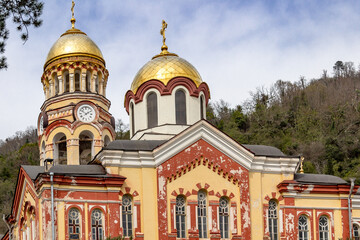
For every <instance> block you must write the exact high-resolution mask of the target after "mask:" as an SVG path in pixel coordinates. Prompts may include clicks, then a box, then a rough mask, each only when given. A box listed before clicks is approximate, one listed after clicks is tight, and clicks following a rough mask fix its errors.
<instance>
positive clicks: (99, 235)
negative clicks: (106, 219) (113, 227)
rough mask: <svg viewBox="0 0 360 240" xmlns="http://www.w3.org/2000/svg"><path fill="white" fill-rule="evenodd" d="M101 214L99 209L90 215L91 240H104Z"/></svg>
mask: <svg viewBox="0 0 360 240" xmlns="http://www.w3.org/2000/svg"><path fill="white" fill-rule="evenodd" d="M103 228H104V227H103V214H102V212H101V211H100V210H99V209H95V210H94V211H92V213H91V236H92V239H91V240H104V231H103Z"/></svg>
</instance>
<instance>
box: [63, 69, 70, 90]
mask: <svg viewBox="0 0 360 240" xmlns="http://www.w3.org/2000/svg"><path fill="white" fill-rule="evenodd" d="M64 80H65V82H64V92H70V76H69V73H68V72H67V73H65V78H64Z"/></svg>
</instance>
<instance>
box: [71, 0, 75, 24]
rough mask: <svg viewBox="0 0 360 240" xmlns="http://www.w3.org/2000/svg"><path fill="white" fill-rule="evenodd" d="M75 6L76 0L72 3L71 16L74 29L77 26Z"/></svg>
mask: <svg viewBox="0 0 360 240" xmlns="http://www.w3.org/2000/svg"><path fill="white" fill-rule="evenodd" d="M74 7H75V2H74V0H72V5H71V15H72V17H71V20H70V21H71V27H72V29H74V28H75V22H76V20H75V17H74Z"/></svg>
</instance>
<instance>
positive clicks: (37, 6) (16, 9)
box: [0, 0, 44, 69]
mask: <svg viewBox="0 0 360 240" xmlns="http://www.w3.org/2000/svg"><path fill="white" fill-rule="evenodd" d="M43 6H44V4H43V3H42V2H40V1H39V0H0V69H6V68H7V61H6V57H5V56H1V55H4V53H5V45H6V44H5V43H6V40H7V39H8V38H9V30H8V29H7V27H6V19H7V18H9V17H10V16H12V21H13V22H14V23H15V24H16V25H17V27H16V29H17V30H18V31H20V32H21V39H22V40H23V41H24V43H25V42H26V41H27V40H28V38H29V31H28V27H29V26H34V27H40V25H41V23H42V20H41V19H40V15H41V14H42V10H43Z"/></svg>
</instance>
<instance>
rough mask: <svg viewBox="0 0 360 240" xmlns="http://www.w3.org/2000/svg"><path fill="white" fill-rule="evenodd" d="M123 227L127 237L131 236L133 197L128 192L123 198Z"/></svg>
mask: <svg viewBox="0 0 360 240" xmlns="http://www.w3.org/2000/svg"><path fill="white" fill-rule="evenodd" d="M121 211H122V227H123V234H124V236H126V237H130V236H132V234H133V231H132V199H131V196H130V195H128V194H126V195H124V196H123V198H122V206H121Z"/></svg>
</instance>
